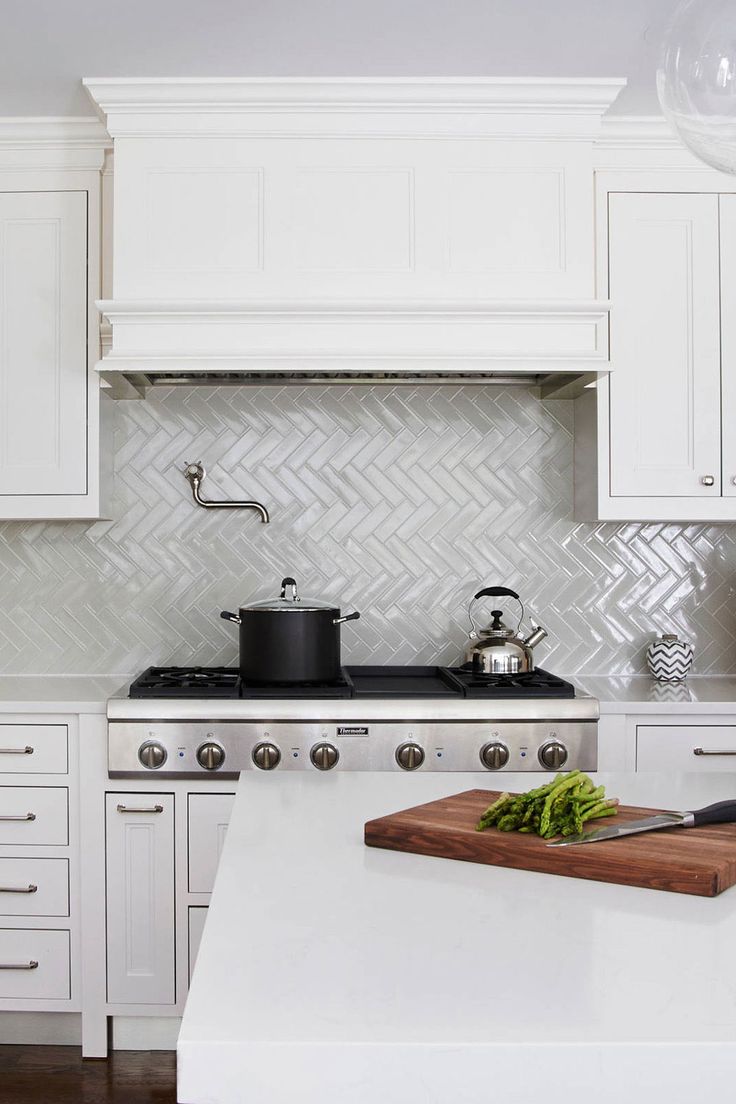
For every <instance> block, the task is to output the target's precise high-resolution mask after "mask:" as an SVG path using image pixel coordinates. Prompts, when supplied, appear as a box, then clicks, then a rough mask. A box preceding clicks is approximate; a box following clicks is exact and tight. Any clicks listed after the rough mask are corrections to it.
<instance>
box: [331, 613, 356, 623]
mask: <svg viewBox="0 0 736 1104" xmlns="http://www.w3.org/2000/svg"><path fill="white" fill-rule="evenodd" d="M359 617H360V614H359V613H348V614H346V615H345V617H335V618H333V621H332V624H333V625H342V624H343V622H345V621H357V620H358V619H359Z"/></svg>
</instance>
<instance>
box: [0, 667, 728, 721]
mask: <svg viewBox="0 0 736 1104" xmlns="http://www.w3.org/2000/svg"><path fill="white" fill-rule="evenodd" d="M132 677H133V676H129V675H128V676H126V675H88V676H87V675H0V713H58V712H68V713H104V712H105V711H106V709H107V702H108V700H109V699H110V698H118V699H119V698H125V697H127V693H128V686H129V684H130V682H131V680H132ZM565 677H566V678H568V679H569V680H570V681H571V682H573V683H574V684H575V686H577V687H578V688H579V689H581V690H583V691H585V693H587V694H590V695H592V696H593V697H594V698H597V699H598V701H599V702H600V707H601V713H602V714H615V713H619V714H621V713H652V714H656V713H659V714H668V713H684V714H688V713H692V714H708V713H711V714H719V713H720V714H727V713H736V676H733V675H712V676H706V675H693V676H691V677H690V678H689V679H687V680H686V681H685V682H682V683H661V682H657V681H656V680H655V679H652V678H649V677H648V676H646V675H628V676H623V675H621V676H615V677H610V678H606V677H603V676H588V675H566V676H565ZM316 704H317V708H321V709H322V710H323V711H324V710H326V711H327V713H329V712H330V708H331V703H330V702H329V701H326V702H323V703H316ZM370 704H371V708H372V709H374V710H376V711H380V709H381V708H382V707H383V708H384V711H385V710H386V709H389V711H390V703H389V705H386V704H385V703H383V706H382V703H376V702H371V703H370ZM416 704H417V708H419V709H424V710H425V711H427V712H428V713H429V714H432V715H433V714H434V713H435V712H436V707H437V705H438V703H437V702H432V701H430V702H422V701H419V702H418V703H416ZM473 705H474V707H477V708H476V712H479V713H481V714H483V715H485V707H484V706H483V705H482V704H478V703H473ZM156 708H157V709H158V710H159V712H161V710H162V709H163V710H164V711H165V712H166V714H167V716H171V717H173V716H174V715H181V716H183V715H184V714H185V713H186V711H187V707H186V702H185V701H172V700H171V699H170V700H169V701H168V702H166V704H165V705H163V706H159V705H157V706H156ZM343 708H345V703H343ZM347 708H348V709H351V708H352V710H353V711H354V712H356V714H357V713H360V711H361V708H362V709H363V710H365V702H364V703H362V705H361V703H360V702H357V701H356V702H353V703H350V705H349V706H348V707H347ZM213 709H214V710H216V711H218V716H219V715H220V714H222V716H223V717H224V716H231V715H232V716H235V715H236V714H237V715H238V716H245V715H250V714H252V715H254V716H256V715H259V714H262V712H263V703H262V702H261V701H258V700H256V701H253V702H250V703H244V702H231V701H216V702H214V703H213ZM141 710H142V711H145V703H144V702H141ZM272 711H273V706H272ZM148 712H149V713H150V712H151V708H150V707H149V709H148ZM303 712H304V708H303V704H302V703H300V702H298V701H295V700H293V699H291V700H289V699H284V700H283V701H282V702H280V703H279V716H282V715H283V716H284V717H285V718H288V717H292V716H296V715H297V714H300V715H301V714H303Z"/></svg>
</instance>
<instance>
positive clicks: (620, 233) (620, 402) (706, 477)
mask: <svg viewBox="0 0 736 1104" xmlns="http://www.w3.org/2000/svg"><path fill="white" fill-rule="evenodd" d="M670 183H671V186H672V188H673V190H672V192H667V193H665V192H662V191H656V190H649V188H648V186H647V185H648V182H647V181H646V179H645V180H644V181H642V182H641V184H640V189H639V190H636V191H630V192H629V191H625V190H618V189H617V188H615V187H613V188H610V189H606V188H605V187H601V188H599V194H598V199H599V206H600V208H601V210H602V211H603V212H605V226H604V227H603V228H602V229H601V228H599V241H600V244H601V247H602V249H601V252H602V253H603V257H604V260H607V264H606V266H605V268H602V269H601V270H600V271H599V281H601V282H602V283H603V282H605V283H604V286H606V285H607V290H608V293H609V295H610V299H611V316H610V349H611V368H612V371H611V376H610V378H609V379H607V380H605V381H602V382H600V383H599V384H598V387H597V389H596V390H595V391H589V392H588V393H587V394H585V395H584V396H582V397H581V398H580V399H578V400H577V402H576V412H575V498H576V516H577V517H578V518H580V519H591V520H592V519H600V520H621V521H627V520H630V521H637V520H641V521H658V520H673V521H677V520H680V521H688V520H693V521H696V520H705V519H712V520H732V519H736V502H734V496H735V495H736V485H734V484H733V482H732V480H733V477H734V475H736V446H734V445H732V444H731V440H732V438H733V433H732V432H731V429H730V426H731V424H732V421H733V416H732V413H731V412H732V411H733V410H735V409H736V382H734V381H733V379H732V378H731V377H732V376H734V372H729V371H728V365H729V358H730V359H731V361H732V360H733V356H734V348H735V347H736V331H735V329H734V323H733V321H732V320H731V315H732V313H733V312H732V310H731V309H730V304H731V303H732V302H733V299H734V294H736V257H734V251H735V250H736V211H734V206H733V204H734V199H735V198H736V197H734V196H732V195H730V194H729V195H725V194H724V195H721V194H719V193H718V192H717V191H707V190H702V191H695V190H693V182H692V180H690V181H688V184H687V185H686V186H684V187H682V190H680V188H678V187H677V182H676V181H670ZM650 186H651V185H650ZM675 189H677V190H675ZM604 251H605V252H604ZM722 364H723V370H722ZM722 410H723V413H722Z"/></svg>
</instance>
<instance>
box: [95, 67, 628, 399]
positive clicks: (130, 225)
mask: <svg viewBox="0 0 736 1104" xmlns="http://www.w3.org/2000/svg"><path fill="white" fill-rule="evenodd" d="M85 85H86V87H87V91H88V92H89V94H90V96H91V97H92V99H93V100H94V102H95V104H96V105H97V107H98V108H99V110H100V112H101V113H102V115H103V116H104V118H105V121H106V124H107V128H108V130H109V132H110V135H111V136H112V137H113V139H114V142H115V171H114V230H113V279H112V298H111V299H107V300H104V301H102V302H101V303H100V304H99V306H100V310H101V311H102V314H103V316H104V318H105V319H107V320H108V321H109V323H110V324H111V327H112V342H111V347H110V349H109V351H108V352H107V354H106V356H105V357H104V358H103V360H102V362H101V363H100V365H99V367H100V370H101V371H102V372H103V373H104V374H105V376H106V377H107V378H108V380H112V379H115V378H116V377H118V376H121V375H122V376H124V377H128V378H129V379H132V380H133V381H134V382H137V383H143V384H144V385H145V383H146V382H151V381H152V380H156V379H157V378H158V377H160V376H161V375H163V376H173V377H181V376H182V375H184V376H204V377H206V378H210V379H211V378H212V377H213V376H220V375H222V374H223V373H238V374H240V373H289V374H292V373H295V374H306V375H315V374H321V373H335V374H338V375H340V376H346V377H350V378H353V377H355V376H356V375H357V376H358V377H360V376H363V375H366V374H383V373H403V374H409V375H412V376H417V375H418V376H424V375H430V376H434V375H435V374H436V373H447V372H449V373H458V374H460V375H463V376H468V375H471V376H475V375H477V374H486V373H489V372H490V373H500V374H502V375H505V376H506V375H518V374H524V375H529V374H534V375H536V376H538V377H543V376H546V375H547V374H552V373H554V374H556V375H560V376H561V377H564V378H567V379H569V378H570V375H571V373H572V374H573V375H574V376H577V377H579V376H580V375H581V374H584V373H594V374H599V373H601V372H605V371H607V367H608V346H607V321H608V315H607V312H608V304H607V301H605V300H601V299H597V298H596V291H595V266H594V233H593V226H594V212H593V204H594V195H593V143H594V140H595V138H596V136H597V135H598V133H599V131H600V123H601V117H602V115H603V113H604V112H605V111H606V109H607V108H608V106H609V105H610V103H611V102H612V101H613V99H614V98H615V96H616V95H617V94H618V92H619V90H620V88H621V87H622V85H623V82H621V81H616V80H596V81H588V80H557V81H547V80H480V79H479V80H463V79H458V80H338V79H335V80H299V79H295V80H197V79H193V80H166V79H164V80H116V79H112V80H87V81H85Z"/></svg>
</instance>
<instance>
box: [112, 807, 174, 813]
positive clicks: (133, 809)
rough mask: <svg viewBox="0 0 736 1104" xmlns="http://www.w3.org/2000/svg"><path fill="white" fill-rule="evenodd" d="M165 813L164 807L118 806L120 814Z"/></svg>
mask: <svg viewBox="0 0 736 1104" xmlns="http://www.w3.org/2000/svg"><path fill="white" fill-rule="evenodd" d="M163 811H164V807H163V805H149V806H147V807H146V806H135V805H118V812H119V813H162V812H163Z"/></svg>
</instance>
